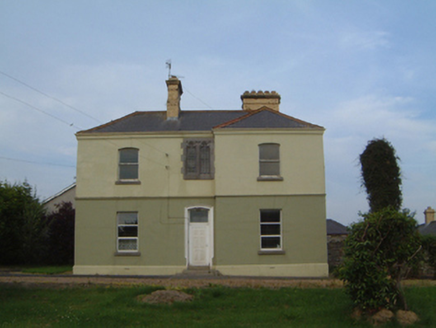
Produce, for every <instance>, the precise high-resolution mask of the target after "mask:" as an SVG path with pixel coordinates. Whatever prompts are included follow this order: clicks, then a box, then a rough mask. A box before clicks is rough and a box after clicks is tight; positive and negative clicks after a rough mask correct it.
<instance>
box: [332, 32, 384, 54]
mask: <svg viewBox="0 0 436 328" xmlns="http://www.w3.org/2000/svg"><path fill="white" fill-rule="evenodd" d="M339 44H340V45H341V46H342V47H343V48H346V49H353V50H376V49H379V48H382V49H383V48H384V49H387V48H390V46H391V42H390V34H389V33H388V32H384V31H346V32H344V33H343V34H342V35H341V36H340V39H339Z"/></svg>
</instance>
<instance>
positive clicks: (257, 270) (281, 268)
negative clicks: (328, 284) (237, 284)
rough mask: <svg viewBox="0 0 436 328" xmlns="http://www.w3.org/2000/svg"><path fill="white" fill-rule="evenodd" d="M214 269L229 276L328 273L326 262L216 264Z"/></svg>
mask: <svg viewBox="0 0 436 328" xmlns="http://www.w3.org/2000/svg"><path fill="white" fill-rule="evenodd" d="M214 269H215V270H218V271H219V272H220V273H221V274H223V275H229V276H263V277H295V278H302V277H305V278H315V277H316V278H321V277H328V274H329V268H328V264H327V263H301V264H270V265H217V266H215V267H214Z"/></svg>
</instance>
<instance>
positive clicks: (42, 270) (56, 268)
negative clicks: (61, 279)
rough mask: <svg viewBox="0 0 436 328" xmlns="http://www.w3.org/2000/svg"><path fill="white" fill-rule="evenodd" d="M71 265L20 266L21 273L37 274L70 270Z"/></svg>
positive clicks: (71, 268)
mask: <svg viewBox="0 0 436 328" xmlns="http://www.w3.org/2000/svg"><path fill="white" fill-rule="evenodd" d="M72 270H73V267H72V266H71V265H64V266H44V267H30V268H22V269H21V272H23V273H37V274H61V273H66V272H71V271H72Z"/></svg>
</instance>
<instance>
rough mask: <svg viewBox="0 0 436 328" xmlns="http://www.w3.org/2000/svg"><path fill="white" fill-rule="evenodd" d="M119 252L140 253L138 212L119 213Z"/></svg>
mask: <svg viewBox="0 0 436 328" xmlns="http://www.w3.org/2000/svg"><path fill="white" fill-rule="evenodd" d="M117 226H118V234H117V250H118V252H137V251H138V212H118V214H117Z"/></svg>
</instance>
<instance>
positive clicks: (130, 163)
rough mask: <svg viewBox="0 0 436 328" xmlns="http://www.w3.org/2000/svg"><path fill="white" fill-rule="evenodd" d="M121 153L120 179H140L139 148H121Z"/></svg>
mask: <svg viewBox="0 0 436 328" xmlns="http://www.w3.org/2000/svg"><path fill="white" fill-rule="evenodd" d="M119 155H120V158H119V169H118V175H119V176H118V177H119V180H120V181H132V180H138V164H139V162H138V149H136V148H123V149H120V150H119Z"/></svg>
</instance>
